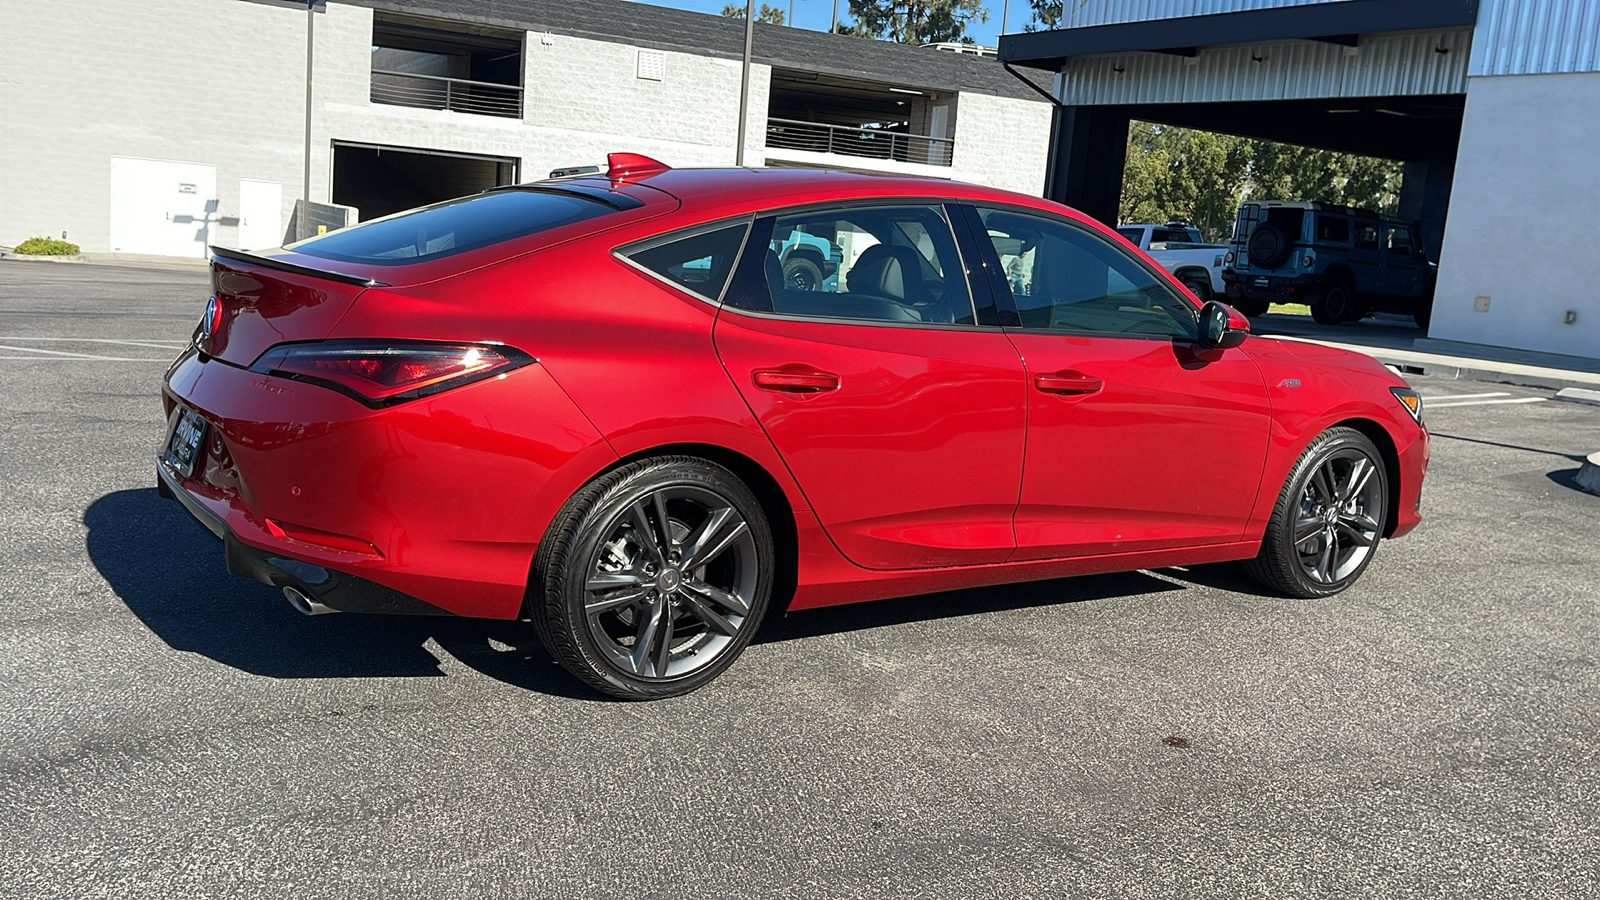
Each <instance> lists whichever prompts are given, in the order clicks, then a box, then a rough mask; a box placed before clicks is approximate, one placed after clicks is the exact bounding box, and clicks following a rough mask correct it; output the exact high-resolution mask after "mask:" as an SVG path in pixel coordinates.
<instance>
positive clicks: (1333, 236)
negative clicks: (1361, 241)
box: [1317, 215, 1350, 244]
mask: <svg viewBox="0 0 1600 900" xmlns="http://www.w3.org/2000/svg"><path fill="white" fill-rule="evenodd" d="M1317 240H1319V241H1322V242H1325V243H1329V244H1348V243H1350V220H1349V219H1346V218H1345V217H1343V216H1325V215H1321V216H1317Z"/></svg>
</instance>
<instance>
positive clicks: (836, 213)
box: [764, 205, 976, 325]
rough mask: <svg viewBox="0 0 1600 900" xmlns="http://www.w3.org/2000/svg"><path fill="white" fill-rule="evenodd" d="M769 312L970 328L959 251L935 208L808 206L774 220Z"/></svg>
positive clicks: (768, 280)
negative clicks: (798, 211)
mask: <svg viewBox="0 0 1600 900" xmlns="http://www.w3.org/2000/svg"><path fill="white" fill-rule="evenodd" d="M764 272H765V275H766V283H767V289H768V291H770V292H771V295H772V311H773V312H775V313H778V314H781V315H794V316H815V317H819V318H830V319H862V320H867V321H883V322H906V323H921V324H929V325H971V324H973V323H974V322H975V321H976V318H975V316H974V313H973V307H972V296H971V294H970V293H969V292H968V290H967V282H966V278H965V275H964V273H963V270H962V267H961V263H960V256H959V254H958V253H957V250H956V245H955V239H954V237H953V236H952V234H951V231H950V224H949V222H947V221H946V220H945V217H944V210H943V209H942V208H940V207H938V206H921V205H906V206H872V207H850V208H844V209H830V210H817V211H807V212H802V213H795V214H792V215H785V216H778V217H777V218H776V219H775V220H773V227H772V239H771V241H770V242H769V244H768V245H767V252H766V262H765V266H764Z"/></svg>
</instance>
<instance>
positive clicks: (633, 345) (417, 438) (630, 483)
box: [157, 154, 1428, 698]
mask: <svg viewBox="0 0 1600 900" xmlns="http://www.w3.org/2000/svg"><path fill="white" fill-rule="evenodd" d="M796 242H803V243H806V244H808V245H811V246H822V245H824V244H825V245H826V246H828V248H829V250H830V256H834V257H835V258H837V259H838V260H839V263H838V271H837V275H836V277H830V278H828V279H826V280H823V281H818V280H817V279H806V280H805V281H804V282H803V283H801V282H795V281H792V280H790V279H787V278H785V275H784V270H783V267H782V265H781V264H780V262H779V253H780V252H781V251H782V248H784V247H785V246H792V245H794V244H795V243H796ZM213 255H214V259H213V262H212V272H213V280H214V289H215V295H214V296H213V297H212V298H211V301H210V303H209V304H208V306H207V309H206V314H205V316H204V318H203V320H202V322H201V324H200V327H199V328H198V329H197V331H196V332H195V336H194V340H193V344H192V346H190V347H189V348H188V349H187V350H185V351H184V353H183V354H182V355H181V356H179V357H178V359H177V360H176V361H175V362H174V363H173V365H172V367H171V369H170V370H169V371H168V373H167V375H166V383H165V391H164V399H165V404H166V411H167V418H168V437H167V441H166V444H165V446H164V447H163V449H162V450H161V452H160V453H159V457H158V467H157V468H158V473H159V484H160V488H161V491H162V493H163V494H166V495H170V496H172V497H175V498H176V499H178V500H180V501H182V503H183V504H184V505H185V506H186V507H187V508H188V509H189V511H190V512H191V513H192V514H193V515H194V516H195V517H196V518H197V519H199V520H200V521H201V522H202V523H203V524H205V525H206V526H207V527H208V528H210V529H211V530H212V531H213V532H215V533H216V534H217V535H218V536H219V537H221V538H222V540H223V542H224V544H225V548H226V555H227V561H228V567H229V570H230V571H231V572H233V573H235V574H238V575H242V576H244V577H247V578H252V579H255V580H257V581H262V582H266V583H268V584H272V585H275V586H277V587H280V588H282V589H283V591H284V593H285V595H286V596H287V597H288V599H289V601H290V602H291V603H293V604H294V605H295V607H296V608H298V609H300V610H301V611H302V612H308V613H315V612H325V611H332V610H347V611H368V612H406V613H448V614H455V615H462V616H484V617H491V618H503V619H512V618H521V619H529V620H532V622H533V623H534V625H535V627H536V628H537V629H538V632H539V635H540V637H541V638H542V639H543V640H544V642H545V644H546V646H547V647H548V648H549V650H550V653H551V654H552V655H553V656H554V657H555V658H556V659H557V660H559V661H560V662H561V664H562V665H564V666H565V667H566V668H567V669H568V670H570V671H571V672H572V673H573V674H574V675H576V676H577V677H579V678H581V679H583V680H584V681H586V682H588V683H589V684H590V685H593V686H594V687H595V688H597V689H599V690H601V691H604V692H606V693H609V694H613V695H616V696H619V697H629V698H650V697H662V696H668V695H672V694H680V693H684V692H686V691H690V690H693V689H695V688H697V687H699V686H700V685H703V684H705V683H706V682H707V681H709V680H710V679H712V678H713V677H715V676H716V675H717V674H718V673H720V672H721V671H723V670H724V669H726V668H727V667H728V666H729V665H730V664H731V663H732V662H733V661H734V659H735V657H737V656H738V655H739V653H740V651H741V650H742V649H743V648H744V647H745V645H746V644H747V643H748V642H749V641H750V639H751V637H752V635H753V633H754V632H755V631H756V628H757V627H758V625H759V623H760V621H761V619H762V617H763V615H765V614H767V613H768V612H769V611H770V610H772V609H774V608H776V609H779V610H782V609H786V608H787V609H801V608H807V607H817V606H826V605H829V604H837V603H850V602H855V601H860V600H872V599H876V598H882V597H891V596H902V595H907V594H915V593H921V592H927V591H939V590H949V589H953V588H964V587H971V586H977V585H989V584H998V583H1003V582H1016V581H1025V580H1030V579H1040V578H1056V577H1061V576H1067V575H1076V574H1083V573H1091V572H1108V571H1119V570H1130V569H1139V568H1147V567H1153V566H1171V565H1187V564H1194V563H1208V562H1216V561H1221V560H1244V561H1245V566H1246V568H1247V569H1248V570H1249V571H1250V572H1251V573H1253V574H1254V575H1255V576H1256V577H1257V578H1259V579H1261V580H1262V581H1263V582H1265V583H1266V584H1268V585H1270V586H1272V587H1274V588H1276V589H1277V590H1279V591H1282V592H1283V593H1285V594H1288V595H1291V596H1296V597H1315V596H1322V595H1327V594H1333V593H1336V592H1338V591H1340V590H1343V589H1344V588H1346V587H1348V586H1349V585H1350V584H1351V583H1353V582H1354V581H1355V580H1356V579H1357V578H1358V577H1360V575H1361V573H1362V571H1363V570H1364V569H1365V568H1366V567H1367V565H1368V564H1369V563H1370V562H1371V561H1372V557H1373V553H1374V552H1375V550H1376V548H1377V545H1378V541H1379V539H1380V538H1384V537H1398V536H1400V535H1403V534H1405V533H1406V532H1408V531H1410V530H1411V529H1412V528H1414V527H1415V526H1416V525H1417V523H1418V521H1419V519H1420V515H1419V513H1418V504H1419V497H1420V492H1421V488H1422V478H1423V472H1424V469H1425V468H1426V465H1427V460H1428V435H1427V432H1426V430H1425V429H1424V428H1423V426H1422V410H1421V402H1420V400H1419V398H1418V397H1417V395H1416V394H1415V393H1414V392H1412V391H1411V390H1409V389H1408V388H1407V387H1406V385H1405V383H1404V382H1403V381H1401V380H1400V379H1399V378H1397V377H1396V376H1394V375H1393V374H1391V373H1390V372H1389V371H1388V370H1386V369H1385V368H1384V367H1383V366H1381V365H1379V364H1378V363H1377V362H1375V361H1373V360H1372V359H1369V358H1367V357H1365V356H1360V355H1356V354H1352V353H1345V352H1341V351H1338V350H1334V349H1329V348H1327V347H1322V346H1319V345H1316V344H1310V343H1300V342H1292V341H1278V340H1269V339H1264V338H1260V337H1249V336H1248V325H1247V323H1246V320H1245V319H1244V318H1243V317H1242V316H1240V315H1239V314H1237V313H1235V312H1234V311H1233V310H1231V309H1229V308H1228V307H1227V306H1224V305H1222V304H1218V303H1209V304H1205V305H1204V306H1202V305H1201V304H1200V303H1198V302H1197V301H1196V300H1195V299H1194V297H1192V296H1191V295H1190V294H1189V293H1188V292H1186V291H1185V290H1184V289H1183V288H1182V287H1181V286H1179V285H1178V283H1177V282H1175V281H1173V280H1172V278H1171V277H1170V276H1168V274H1167V273H1166V272H1165V271H1163V270H1162V269H1161V268H1160V267H1159V266H1156V265H1154V264H1153V263H1151V262H1150V261H1149V260H1148V259H1147V258H1145V257H1144V256H1142V255H1141V254H1140V253H1139V252H1138V251H1136V250H1134V249H1133V248H1132V247H1130V246H1129V245H1128V244H1126V243H1125V242H1124V241H1122V239H1121V238H1119V237H1118V236H1117V235H1116V233H1115V232H1113V231H1111V230H1109V229H1107V228H1105V227H1103V226H1101V225H1100V224H1098V223H1096V222H1093V221H1090V220H1088V219H1086V218H1085V217H1083V216H1081V215H1079V214H1077V213H1075V212H1073V211H1072V210H1070V209H1067V208H1065V207H1062V206H1059V205H1057V204H1054V203H1050V202H1047V201H1043V200H1039V199H1037V198H1033V197H1026V196H1021V195H1018V194H1012V193H1007V192H1004V191H998V190H990V189H986V188H980V187H973V186H970V185H962V184H953V183H950V182H945V181H934V180H922V179H914V178H895V177H880V176H868V175H854V174H845V173H837V172H820V171H801V170H751V169H723V170H673V169H669V168H668V167H667V166H665V165H662V164H661V163H658V162H655V161H654V160H650V159H647V158H644V157H638V156H632V155H625V154H617V155H614V156H613V157H612V160H611V169H610V171H609V172H608V173H606V175H603V176H589V177H581V178H574V179H566V180H553V181H548V182H542V183H538V184H527V185H519V186H516V187H510V188H502V189H497V190H492V191H489V192H486V193H483V194H478V195H475V196H472V197H468V198H465V199H461V200H455V201H451V202H448V203H442V204H438V205H435V206H430V207H426V208H423V209H418V210H414V211H411V212H407V213H402V214H399V215H395V216H391V217H388V218H385V219H379V220H376V221H373V222H369V223H366V224H363V225H359V226H356V227H353V228H349V229H345V230H341V231H336V232H333V233H330V234H327V235H324V236H319V237H315V238H312V239H310V240H306V241H303V242H300V243H297V244H294V245H292V246H290V247H287V248H284V249H282V250H278V251H272V252H270V253H267V254H264V255H254V254H247V253H241V252H237V251H232V250H223V249H216V250H215V251H214V254H213Z"/></svg>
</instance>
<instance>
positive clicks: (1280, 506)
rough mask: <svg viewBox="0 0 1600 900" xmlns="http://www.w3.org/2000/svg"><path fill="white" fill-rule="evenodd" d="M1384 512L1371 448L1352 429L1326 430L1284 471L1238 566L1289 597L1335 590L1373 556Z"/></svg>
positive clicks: (1382, 479)
mask: <svg viewBox="0 0 1600 900" xmlns="http://www.w3.org/2000/svg"><path fill="white" fill-rule="evenodd" d="M1352 482H1355V486H1354V490H1351V483H1352ZM1341 496H1343V497H1345V499H1344V500H1342V501H1341V500H1340V499H1339V498H1340V497H1341ZM1388 509H1389V478H1388V473H1387V472H1386V471H1385V470H1384V467H1383V458H1382V457H1381V456H1380V455H1379V453H1378V448H1377V447H1375V446H1373V443H1372V441H1371V440H1370V439H1368V438H1367V436H1366V435H1364V434H1362V433H1361V432H1359V431H1357V430H1355V429H1354V428H1330V429H1328V430H1327V431H1324V432H1323V433H1322V434H1320V435H1318V436H1317V438H1316V439H1315V440H1313V441H1312V442H1311V445H1310V446H1308V447H1306V449H1305V452H1303V453H1301V454H1300V458H1299V459H1298V460H1296V461H1295V464H1294V467H1293V468H1291V469H1290V470H1289V477H1288V478H1287V479H1285V481H1284V484H1283V490H1282V491H1281V492H1279V494H1278V502H1277V504H1276V505H1274V506H1273V508H1272V519H1271V521H1269V522H1268V523H1267V531H1266V534H1265V535H1264V536H1263V537H1262V540H1261V552H1260V553H1258V554H1257V555H1256V558H1255V559H1252V560H1248V561H1246V562H1245V563H1244V568H1245V571H1246V572H1248V573H1250V576H1251V577H1253V578H1255V579H1256V580H1257V581H1259V582H1261V583H1262V584H1264V585H1266V586H1267V587H1269V588H1272V589H1274V590H1276V591H1279V592H1281V593H1284V594H1287V595H1289V596H1291V597H1302V598H1311V597H1327V596H1331V595H1333V594H1337V593H1339V592H1340V591H1342V590H1344V589H1345V588H1348V587H1349V586H1350V585H1352V584H1354V583H1355V582H1356V579H1358V578H1360V577H1361V573H1362V572H1365V571H1366V569H1367V566H1368V564H1370V563H1371V562H1372V557H1373V556H1375V555H1377V550H1378V542H1379V540H1380V539H1381V537H1382V535H1383V530H1384V527H1385V524H1386V523H1385V521H1384V520H1385V519H1386V518H1387V516H1388ZM1330 548H1331V549H1330Z"/></svg>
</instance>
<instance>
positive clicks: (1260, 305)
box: [1228, 297, 1272, 319]
mask: <svg viewBox="0 0 1600 900" xmlns="http://www.w3.org/2000/svg"><path fill="white" fill-rule="evenodd" d="M1228 304H1229V305H1230V306H1232V307H1233V308H1234V309H1237V310H1238V311H1239V312H1242V313H1244V314H1245V315H1247V316H1249V317H1250V318H1252V319H1254V318H1255V317H1256V316H1264V315H1266V314H1267V310H1269V309H1271V308H1272V301H1271V300H1261V299H1256V298H1250V297H1240V298H1239V299H1237V300H1229V301H1228Z"/></svg>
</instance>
